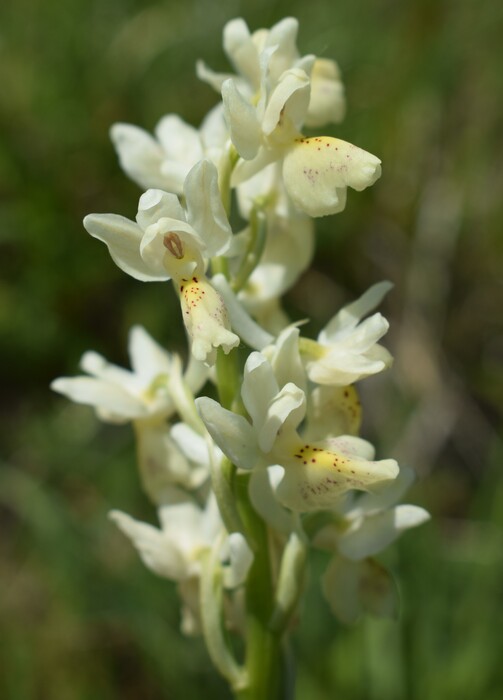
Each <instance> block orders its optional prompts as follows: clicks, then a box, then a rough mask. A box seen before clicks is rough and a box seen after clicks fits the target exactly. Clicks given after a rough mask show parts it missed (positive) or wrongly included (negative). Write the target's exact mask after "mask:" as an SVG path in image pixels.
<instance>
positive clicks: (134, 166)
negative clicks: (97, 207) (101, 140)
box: [110, 123, 164, 189]
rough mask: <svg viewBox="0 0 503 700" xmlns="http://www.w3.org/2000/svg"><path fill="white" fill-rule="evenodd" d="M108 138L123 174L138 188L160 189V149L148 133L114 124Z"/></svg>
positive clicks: (128, 126)
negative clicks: (138, 186) (110, 140)
mask: <svg viewBox="0 0 503 700" xmlns="http://www.w3.org/2000/svg"><path fill="white" fill-rule="evenodd" d="M110 137H111V139H112V142H113V144H114V146H115V150H116V151H117V154H118V156H119V163H120V165H121V168H122V169H123V170H124V172H125V173H126V174H127V175H129V177H130V178H131V179H132V180H134V182H136V183H137V184H138V185H140V187H144V188H145V189H147V188H148V187H162V186H163V177H162V175H161V165H162V162H163V159H164V154H163V152H162V148H161V147H160V145H159V144H158V143H157V141H156V140H155V139H153V138H152V136H150V134H149V133H147V132H146V131H144V130H143V129H140V128H138V127H137V126H133V125H132V124H121V123H118V124H114V125H113V126H112V128H111V129H110Z"/></svg>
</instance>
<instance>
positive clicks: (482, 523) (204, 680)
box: [0, 0, 503, 700]
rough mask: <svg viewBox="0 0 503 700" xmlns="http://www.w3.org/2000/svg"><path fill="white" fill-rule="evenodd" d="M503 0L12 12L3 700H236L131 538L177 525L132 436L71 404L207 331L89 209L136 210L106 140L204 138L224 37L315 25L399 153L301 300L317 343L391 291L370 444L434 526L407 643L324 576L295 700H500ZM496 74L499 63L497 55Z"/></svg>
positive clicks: (4, 253)
mask: <svg viewBox="0 0 503 700" xmlns="http://www.w3.org/2000/svg"><path fill="white" fill-rule="evenodd" d="M502 10H503V5H501V3H490V2H472V1H470V0H450V1H448V0H422V1H421V0H415V1H414V2H408V3H404V2H399V1H398V0H394V1H393V0H385V1H383V2H379V3H375V2H372V0H339V2H317V1H316V0H309V2H299V1H297V0H290V1H289V2H285V1H276V2H275V1H274V0H267V1H266V0H254V1H253V2H251V1H248V2H245V1H244V2H237V1H236V0H220V1H219V2H209V1H205V0H186V1H185V2H184V3H183V7H182V3H172V2H164V3H159V2H140V0H107V1H106V2H101V1H100V0H65V2H61V1H60V0H16V1H15V2H14V0H4V2H2V3H1V5H0V85H1V96H0V134H1V136H0V139H1V140H0V197H1V207H0V251H1V255H0V267H1V281H0V335H1V352H2V358H1V360H2V362H1V368H2V380H1V382H2V383H1V386H2V400H1V402H0V410H1V412H2V416H1V429H2V433H3V448H2V464H1V469H0V518H1V531H2V538H1V541H0V555H1V559H2V563H1V582H0V625H1V630H0V640H1V642H2V643H1V645H0V669H1V670H0V696H1V697H2V698H6V699H9V700H24V699H25V698H26V699H30V700H31V699H32V698H37V699H38V698H41V699H45V698H48V699H50V700H74V699H79V700H80V699H84V698H93V700H94V699H96V700H101V699H103V700H109V699H111V698H117V697H120V698H123V700H137V699H138V698H142V699H145V700H150V699H152V700H154V699H156V700H157V699H158V698H159V699H160V698H171V699H177V698H191V697H199V696H200V694H201V692H204V695H205V697H215V698H224V697H227V695H226V690H225V688H224V685H223V684H222V682H221V681H220V680H219V679H218V678H217V677H216V676H215V674H214V672H213V671H212V669H211V667H210V664H209V662H208V660H207V657H206V654H205V651H204V649H203V647H202V645H201V643H200V642H198V641H192V640H187V639H184V638H182V637H181V636H180V634H179V632H178V623H179V615H178V609H177V603H176V599H175V596H174V591H173V586H172V585H171V584H170V583H167V582H165V581H162V580H160V579H157V578H155V577H154V576H153V575H152V574H150V573H149V572H148V571H147V570H145V569H144V568H143V567H142V566H141V564H140V563H139V561H138V560H137V557H136V555H135V554H134V552H133V551H132V550H131V548H130V547H129V545H128V543H127V542H126V541H125V540H124V538H122V537H121V536H120V535H119V534H118V533H117V532H116V531H115V529H114V527H113V526H112V525H111V524H110V523H109V522H108V520H107V516H106V514H107V511H108V510H109V509H110V508H111V507H119V508H121V509H124V510H126V511H129V512H131V513H133V514H135V515H136V516H137V517H144V518H146V519H150V520H152V521H153V519H154V513H153V510H152V508H151V507H150V506H149V504H148V503H147V502H146V499H145V498H144V496H143V494H142V493H141V491H140V489H139V484H138V479H137V476H136V472H135V464H134V454H133V451H132V435H131V433H130V431H129V430H128V428H115V429H114V428H112V427H107V426H104V425H101V424H98V423H97V421H96V420H95V419H94V417H93V415H92V411H90V410H87V409H85V408H82V407H76V406H72V405H69V404H68V403H67V402H65V401H64V400H63V399H61V398H60V397H57V396H55V395H51V393H50V392H49V391H48V384H49V382H50V380H51V379H52V378H54V377H55V376H58V375H61V374H75V373H76V372H77V365H78V360H79V357H80V355H81V354H82V352H83V351H84V350H87V349H90V348H94V349H96V350H98V351H100V352H102V353H103V354H104V355H106V356H107V357H108V358H110V359H111V360H113V361H115V362H117V363H121V364H127V354H126V342H127V330H128V328H129V327H130V325H132V324H133V323H137V322H141V323H143V324H144V325H145V326H146V327H147V329H148V330H149V331H150V332H151V333H152V334H153V335H154V336H155V337H157V338H158V339H159V340H160V341H162V342H163V343H165V344H166V345H167V346H169V347H170V348H172V349H173V348H175V347H178V348H180V349H181V348H183V346H184V337H183V332H182V329H181V321H180V318H179V313H178V310H177V308H176V304H175V300H174V295H173V294H172V292H171V290H170V289H169V287H167V286H164V285H157V284H152V285H148V284H145V285H143V284H141V283H139V282H135V281H134V280H133V279H130V278H128V277H127V276H126V275H124V274H123V273H122V272H121V271H120V270H118V269H117V268H116V267H115V266H114V265H113V263H112V262H111V260H110V258H109V255H108V253H107V251H106V249H105V247H104V246H102V245H101V244H100V243H98V242H97V241H95V240H92V239H91V238H90V237H89V236H87V235H86V233H85V231H84V230H83V228H82V225H81V220H82V218H83V216H84V215H85V214H86V213H88V212H94V211H111V212H120V213H123V214H125V215H128V216H131V217H132V216H134V214H135V212H136V205H137V199H138V196H139V194H140V193H139V191H138V189H137V188H136V186H135V185H134V184H132V183H130V182H128V181H127V180H126V178H125V177H124V176H123V175H122V174H121V172H120V170H119V167H118V165H117V162H116V157H115V154H114V152H113V149H112V147H111V145H110V143H109V140H108V128H109V126H110V125H111V124H112V123H113V122H114V121H118V120H121V121H129V122H132V123H135V124H138V125H141V126H143V127H145V128H147V129H152V128H153V127H154V125H155V123H156V121H157V120H158V119H159V118H160V117H161V116H162V115H163V114H165V113H168V112H177V113H179V114H180V115H182V116H183V117H184V118H185V119H186V120H188V121H190V122H192V123H194V124H196V125H197V124H199V123H200V121H201V119H202V118H203V116H204V114H205V113H206V111H207V110H208V109H209V108H210V107H211V106H212V105H213V104H214V103H215V101H216V95H215V94H214V93H212V91H211V90H210V88H208V87H207V86H205V85H203V84H199V83H198V81H197V79H196V77H195V74H194V63H195V60H196V58H198V57H203V58H204V59H205V60H206V61H207V62H208V63H209V65H211V66H212V67H214V68H219V69H225V68H226V65H227V64H226V62H225V58H224V56H223V53H222V49H221V30H222V26H223V25H224V23H225V22H226V21H227V20H228V19H230V18H232V17H234V16H240V15H242V16H244V17H245V18H246V19H247V21H248V23H249V25H250V27H252V28H257V27H259V26H270V25H271V24H272V23H274V22H276V21H277V20H278V19H280V18H282V17H283V16H286V15H289V14H292V15H295V16H296V17H298V18H299V20H300V22H301V30H300V36H299V47H300V49H301V51H302V52H303V53H308V52H314V53H316V54H319V55H322V56H327V57H334V58H337V60H338V61H339V62H340V65H341V68H342V71H343V74H344V78H345V82H346V85H347V94H348V104H349V108H348V116H347V119H346V121H345V123H344V124H343V125H342V126H341V127H338V128H337V129H335V128H334V129H329V130H326V133H331V134H334V135H335V134H336V135H338V136H340V137H342V138H345V139H347V140H349V141H351V142H353V143H356V144H357V145H360V146H362V147H363V148H366V149H367V150H369V151H371V152H373V153H376V154H378V155H379V156H380V157H381V158H382V160H383V162H384V174H383V177H382V179H381V180H380V182H379V183H378V184H377V185H376V186H375V187H373V188H371V190H369V191H367V192H365V193H362V194H356V193H351V194H350V196H349V201H348V206H347V209H346V211H345V212H344V213H343V214H340V215H338V216H337V217H330V218H326V219H323V220H320V221H319V227H318V230H319V247H318V251H317V255H316V260H315V263H314V268H313V270H312V271H311V272H309V273H308V274H306V276H305V277H304V278H303V279H302V280H301V282H300V283H299V284H298V286H297V287H296V288H295V289H294V290H293V291H292V292H291V294H290V295H289V297H288V306H289V309H290V310H291V312H292V315H294V317H295V318H303V317H307V316H309V317H310V318H312V319H313V322H312V324H311V326H310V329H311V330H313V331H314V330H316V329H317V328H318V327H319V326H320V325H321V324H322V323H323V322H324V321H325V320H326V319H327V318H328V317H329V315H330V314H332V313H333V312H334V311H335V310H336V309H337V308H338V307H339V306H340V305H341V304H342V303H344V302H346V301H347V300H349V299H351V298H353V297H354V296H357V295H359V294H360V293H361V292H362V291H363V290H364V289H366V288H367V287H368V286H369V285H370V284H371V283H373V282H375V281H378V280H380V279H383V278H387V279H390V280H392V281H393V282H394V284H395V290H394V291H393V293H392V294H391V295H390V297H389V299H388V300H387V302H386V304H385V309H384V311H385V313H386V315H387V316H388V317H389V318H390V319H391V321H392V331H391V332H390V334H389V337H388V339H387V344H388V347H389V348H390V349H391V350H392V351H393V353H394V354H395V356H396V362H395V365H394V367H393V369H392V370H391V371H390V372H388V373H387V374H385V375H383V376H382V377H379V378H375V379H372V380H369V381H367V382H364V383H363V385H362V392H363V399H364V406H365V408H366V421H365V431H364V434H365V436H366V437H368V438H370V439H373V440H374V441H375V442H376V443H377V445H378V450H379V454H380V455H381V456H394V457H397V458H398V459H400V460H401V461H402V462H404V463H405V462H406V463H409V464H411V465H412V466H414V468H415V469H416V470H417V472H418V474H419V475H420V478H419V480H418V482H417V484H416V485H415V487H414V489H413V490H412V491H411V493H410V494H409V500H410V501H411V502H413V503H418V504H421V505H424V506H426V507H427V508H429V509H430V510H431V512H432V514H433V521H432V523H430V524H428V525H427V526H425V527H422V528H421V529H420V530H418V531H415V532H411V533H409V534H407V535H406V536H405V537H404V538H403V540H402V541H401V542H400V543H399V544H398V545H395V546H393V547H392V548H391V549H390V551H389V552H387V553H386V554H385V556H384V557H383V561H385V562H386V563H387V565H389V566H390V567H391V568H392V570H393V571H394V573H395V574H396V576H397V578H398V580H399V582H400V588H401V593H402V598H403V613H402V616H401V619H400V621H399V622H398V623H395V622H382V621H376V620H371V619H369V620H365V621H363V622H362V623H361V624H359V625H357V626H356V627H354V628H349V629H348V628H344V627H342V626H340V625H339V624H338V623H337V622H335V620H333V619H332V617H331V616H330V614H329V612H328V609H327V606H326V604H325V603H324V601H323V600H322V599H321V597H320V594H319V588H318V578H319V575H320V572H321V571H322V569H323V565H324V560H323V558H322V557H320V558H319V560H318V559H315V561H314V565H313V570H312V574H311V578H310V587H309V591H308V596H307V600H306V602H305V606H304V613H305V614H304V617H303V620H302V622H301V624H300V626H299V628H298V629H297V631H296V634H295V639H294V647H295V650H296V653H297V657H298V694H297V697H298V698H299V700H302V699H303V698H309V699H310V700H324V699H325V698H329V697H341V698H345V699H346V700H368V699H370V700H381V699H382V700H401V699H407V700H409V699H410V700H415V699H416V698H417V700H419V699H420V698H421V699H424V698H428V700H437V699H438V700H451V699H453V700H454V699H456V700H462V699H463V698H470V699H473V698H477V699H478V698H481V699H482V698H484V700H492V699H494V700H496V699H499V698H501V697H502V693H503V666H502V664H501V653H502V651H503V649H502V644H501V630H502V628H503V534H502V524H503V464H502V461H503V459H502V458H503V449H502V444H501V441H500V439H499V438H498V429H499V427H500V421H501V404H502V398H503V373H502V369H501V365H498V360H499V358H498V355H499V356H501V351H502V349H503V334H502V328H501V310H502V307H503V303H502V302H503V294H502V283H501V276H500V275H501V267H502V266H501V252H502V246H503V238H502V236H501V226H502V221H503V217H502V210H501V209H502V204H501V202H502V197H501V192H502V190H503V170H502V168H501V149H502V146H503V144H502V137H501V129H499V130H498V127H500V126H501V123H502V121H501V120H502V94H501V67H502V66H501V54H500V51H499V49H500V45H501V29H502V26H503V23H502V19H503V17H502V15H503V12H502ZM498 59H499V60H498Z"/></svg>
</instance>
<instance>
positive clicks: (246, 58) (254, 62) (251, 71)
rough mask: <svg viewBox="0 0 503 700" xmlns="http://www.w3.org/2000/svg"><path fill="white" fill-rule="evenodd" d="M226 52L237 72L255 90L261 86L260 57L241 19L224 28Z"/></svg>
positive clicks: (232, 21)
mask: <svg viewBox="0 0 503 700" xmlns="http://www.w3.org/2000/svg"><path fill="white" fill-rule="evenodd" d="M223 34H224V40H223V45H224V51H225V53H226V54H227V56H228V57H229V59H230V61H231V62H232V64H233V66H234V68H235V69H236V72H237V73H239V74H240V75H242V76H244V77H245V78H246V79H247V80H248V81H249V83H250V85H251V86H252V88H253V89H255V90H256V89H258V86H259V84H260V65H259V55H258V51H257V49H256V47H255V44H254V43H253V41H252V37H251V35H250V30H249V29H248V26H247V24H246V22H245V21H244V19H242V18H241V17H239V18H237V19H232V20H231V21H230V22H227V24H226V25H225V27H224V32H223Z"/></svg>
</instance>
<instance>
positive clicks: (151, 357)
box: [128, 326, 173, 385]
mask: <svg viewBox="0 0 503 700" xmlns="http://www.w3.org/2000/svg"><path fill="white" fill-rule="evenodd" d="M128 349H129V357H130V359H131V367H132V368H133V371H134V372H135V374H137V375H138V377H140V379H141V380H142V381H143V382H145V385H147V384H148V383H149V382H151V381H152V380H153V379H155V377H157V376H158V375H160V374H165V375H169V374H170V372H171V370H172V368H173V357H172V355H171V354H170V353H168V352H166V350H164V348H163V347H161V346H160V345H159V343H156V341H155V340H154V339H153V338H152V337H151V336H150V335H149V334H148V333H147V331H146V330H145V329H144V328H143V327H142V326H133V327H132V328H131V330H130V332H129V348H128Z"/></svg>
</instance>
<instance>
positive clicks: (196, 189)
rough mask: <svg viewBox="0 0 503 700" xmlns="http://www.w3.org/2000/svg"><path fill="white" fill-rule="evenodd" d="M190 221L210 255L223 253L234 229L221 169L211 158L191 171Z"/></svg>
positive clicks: (186, 189)
mask: <svg viewBox="0 0 503 700" xmlns="http://www.w3.org/2000/svg"><path fill="white" fill-rule="evenodd" d="M184 192H185V200H186V206H187V214H188V221H189V223H190V225H191V226H192V228H193V229H194V230H195V231H196V232H197V233H198V235H199V236H200V237H201V239H202V240H203V241H204V243H205V245H206V249H207V255H208V256H209V257H213V256H215V255H220V254H222V253H223V252H224V251H225V249H226V248H227V247H228V245H229V242H230V239H231V236H232V231H231V227H230V225H229V221H228V220H227V215H226V213H225V209H224V206H223V204H222V198H221V196H220V192H219V189H218V173H217V169H216V167H215V166H214V165H213V163H211V162H210V161H209V160H201V161H199V163H197V164H196V165H195V166H194V167H193V168H192V169H191V171H190V172H189V174H188V175H187V179H186V180H185V185H184Z"/></svg>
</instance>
